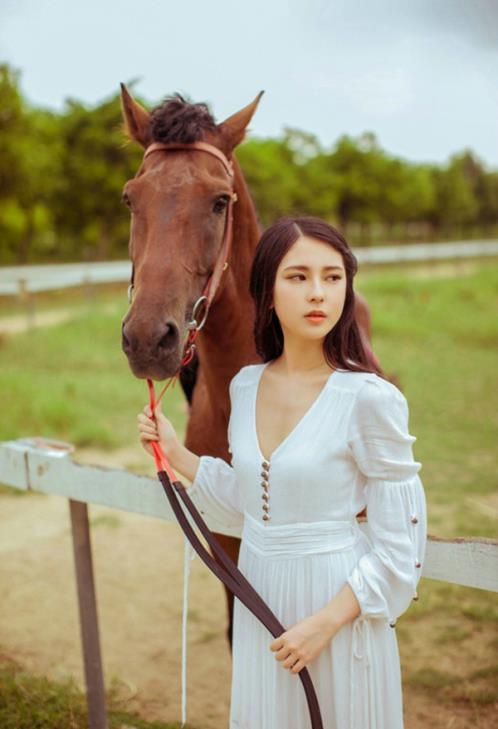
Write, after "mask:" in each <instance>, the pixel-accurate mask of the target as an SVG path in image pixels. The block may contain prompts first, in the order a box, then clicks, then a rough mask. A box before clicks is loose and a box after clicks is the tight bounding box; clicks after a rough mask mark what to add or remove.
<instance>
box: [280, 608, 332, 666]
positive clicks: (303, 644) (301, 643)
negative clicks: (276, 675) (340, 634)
mask: <svg viewBox="0 0 498 729" xmlns="http://www.w3.org/2000/svg"><path fill="white" fill-rule="evenodd" d="M336 632H337V630H333V629H332V627H331V626H330V625H328V624H327V623H325V622H324V619H323V617H322V616H321V615H311V616H310V617H308V618H304V620H300V621H299V622H298V623H296V624H295V625H293V626H292V628H289V630H286V631H285V633H282V635H279V637H278V638H275V640H274V641H273V643H270V650H272V651H274V652H275V658H276V659H277V661H283V663H282V668H288V669H289V670H290V672H291V673H299V671H301V669H303V668H304V667H305V666H307V665H308V663H311V661H313V660H314V659H315V658H316V657H317V656H318V655H320V653H321V652H322V651H323V649H324V648H326V647H327V646H328V644H329V643H330V641H331V640H332V638H333V637H334V635H335V633H336Z"/></svg>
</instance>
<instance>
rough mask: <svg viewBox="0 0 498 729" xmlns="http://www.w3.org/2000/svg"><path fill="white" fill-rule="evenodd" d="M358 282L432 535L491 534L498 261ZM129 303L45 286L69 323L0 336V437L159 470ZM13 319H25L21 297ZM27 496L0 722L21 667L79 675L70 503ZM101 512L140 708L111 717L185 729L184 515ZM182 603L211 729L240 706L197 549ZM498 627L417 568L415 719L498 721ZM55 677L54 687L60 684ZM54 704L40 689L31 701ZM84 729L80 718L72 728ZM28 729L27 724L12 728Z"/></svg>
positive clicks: (14, 498)
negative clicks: (404, 425) (146, 438)
mask: <svg viewBox="0 0 498 729" xmlns="http://www.w3.org/2000/svg"><path fill="white" fill-rule="evenodd" d="M356 288H357V289H358V290H359V291H361V293H363V294H365V295H366V297H367V299H368V301H369V304H370V306H371V309H372V313H373V327H374V337H373V345H374V349H375V351H376V353H377V355H378V356H379V357H380V360H381V362H382V363H383V366H384V368H385V370H386V372H387V373H394V374H396V375H397V377H398V378H399V381H400V386H401V388H402V389H403V391H404V393H405V395H406V397H407V398H408V402H409V405H410V432H411V433H412V434H414V435H415V436H416V437H417V441H416V442H415V444H414V452H415V457H416V459H417V460H419V461H421V462H422V470H421V472H420V475H421V478H422V481H423V483H424V486H425V489H426V494H427V501H428V516H429V533H430V534H432V535H438V536H441V537H454V536H481V537H490V538H496V537H497V514H498V491H497V484H496V473H497V468H496V442H497V432H498V388H497V375H496V373H497V371H498V368H497V354H496V353H497V345H498V321H497V317H496V311H497V304H498V267H497V266H496V261H495V260H492V259H489V260H486V261H465V262H455V263H451V262H447V263H432V264H426V265H412V266H389V267H387V266H386V267H382V268H380V267H371V268H369V267H366V266H365V267H363V269H362V270H361V272H360V274H359V275H358V277H357V279H356ZM126 306H127V301H126V287H125V286H119V287H118V286H113V287H107V288H105V289H102V290H97V291H96V292H95V295H94V297H93V298H92V299H91V300H87V301H86V303H84V305H82V303H81V295H79V296H78V292H77V291H73V292H64V293H62V292H56V293H54V294H47V295H44V296H42V297H40V303H39V305H38V304H37V311H38V310H39V311H40V312H42V311H43V310H45V309H46V310H54V309H62V310H66V311H67V312H69V314H70V319H69V320H68V321H66V322H64V323H61V324H57V325H54V326H47V327H39V328H36V329H34V330H32V331H31V332H28V333H18V334H10V335H3V336H2V335H0V337H1V338H0V352H1V366H0V387H1V391H2V402H3V406H4V407H3V412H4V417H3V418H2V420H1V422H0V440H8V439H12V438H18V437H23V436H28V435H45V436H52V437H54V438H58V439H62V440H67V441H69V442H71V443H73V444H74V445H75V446H76V453H75V456H74V458H75V460H79V461H80V462H90V463H94V464H99V463H100V464H103V465H109V466H111V465H112V466H116V467H122V468H128V469H131V470H133V471H136V472H141V473H147V474H148V475H153V474H154V466H153V461H152V459H151V458H150V457H149V456H148V455H147V454H146V453H145V452H144V451H143V449H142V448H141V447H140V445H139V443H138V438H137V434H136V413H137V412H139V410H141V409H142V408H143V406H144V404H145V403H146V402H147V388H146V385H145V381H143V382H142V381H137V380H135V379H134V378H133V377H132V376H131V374H130V372H129V370H128V366H127V363H126V359H125V357H124V355H123V354H122V352H121V350H120V323H121V318H122V316H123V315H124V313H125V311H126ZM2 313H3V315H4V316H5V315H9V316H11V315H13V314H15V313H18V311H17V305H16V304H12V303H11V304H8V305H6V307H5V309H4V311H3V312H2V310H1V309H0V314H2ZM0 331H1V319H0ZM163 410H164V412H165V413H166V414H167V415H168V417H170V418H171V420H172V421H173V423H174V425H175V426H176V427H177V429H178V431H179V433H180V435H181V434H182V433H183V431H184V425H185V419H186V409H185V404H184V401H183V397H182V393H181V390H180V387H179V385H178V386H177V388H176V389H175V390H173V391H170V390H168V393H167V395H166V396H165V398H164V400H163ZM206 426H207V427H208V426H209V424H206ZM18 494H20V492H15V491H14V490H12V489H9V488H7V487H3V488H2V489H1V493H0V508H1V511H2V530H1V533H0V550H1V551H2V569H1V573H0V590H1V592H2V595H3V596H4V598H3V608H2V617H1V621H2V622H1V624H0V656H2V667H3V670H2V672H0V681H1V684H0V719H2V721H3V719H4V717H3V716H2V710H5V711H7V709H5V707H7V706H8V697H9V696H12V690H14V689H12V684H13V683H14V684H15V685H16V686H17V687H18V686H19V682H17V683H16V682H15V681H14V682H13V679H12V676H13V674H14V673H15V669H14V668H13V667H12V664H11V661H19V663H20V665H22V667H23V668H24V670H26V671H27V672H28V675H29V674H33V678H32V680H33V682H34V681H35V680H36V679H35V675H36V674H43V675H45V676H46V677H47V678H50V679H52V680H53V681H55V682H61V686H62V682H63V681H64V680H66V679H67V678H68V677H71V676H74V677H75V678H76V679H77V681H78V682H79V683H80V685H82V670H81V657H80V653H79V651H80V644H79V634H78V622H77V607H76V596H75V584H74V577H73V569H72V567H73V566H72V553H71V542H70V532H69V522H68V514H67V504H66V502H65V501H64V500H63V499H60V498H59V497H57V496H53V495H41V494H34V493H33V494H26V495H24V494H22V495H18ZM91 516H92V526H93V531H92V538H93V546H94V563H95V571H96V579H97V598H98V601H99V611H100V627H101V634H102V646H103V656H104V666H105V672H106V680H107V685H108V687H111V685H112V686H113V689H112V690H113V692H114V693H113V696H114V697H115V701H117V702H118V704H119V706H120V708H121V709H123V711H124V709H126V712H129V713H127V714H126V718H125V716H124V714H122V715H120V714H119V712H117V714H116V718H115V723H113V726H116V727H121V726H125V725H126V726H136V727H137V728H138V727H143V729H149V727H150V729H152V726H154V727H157V729H159V728H161V729H163V727H164V728H166V727H169V726H170V727H173V726H176V724H174V723H171V724H167V723H165V722H173V720H174V719H177V718H178V717H179V716H180V616H181V594H182V567H183V552H182V545H183V539H182V537H181V536H180V534H179V530H178V529H177V527H176V526H175V525H165V524H164V523H161V522H160V521H159V520H153V519H148V518H143V517H138V516H136V515H133V514H126V513H122V512H120V513H117V512H112V511H111V510H110V509H106V508H104V507H92V508H91ZM189 606H190V611H189V649H188V678H189V683H188V719H189V726H191V727H192V728H195V729H215V727H216V729H218V727H220V726H222V725H223V722H224V721H226V716H227V707H228V700H229V676H230V657H229V653H228V646H227V644H226V641H225V635H224V630H225V617H224V614H225V604H224V595H223V592H222V587H221V585H220V584H219V583H218V582H217V581H216V578H214V576H213V575H211V573H208V571H207V569H206V568H205V567H204V565H202V564H201V563H200V561H199V560H198V559H197V560H194V562H193V563H192V578H191V589H190V601H189ZM497 625H498V608H497V605H496V596H495V595H493V594H491V593H487V592H484V591H481V590H475V589H468V588H462V587H457V586H452V585H449V584H446V583H441V582H436V581H431V580H428V579H424V578H422V580H421V582H420V587H419V600H418V601H417V602H414V603H413V604H412V606H411V608H410V610H409V611H408V612H407V613H406V614H405V615H404V616H402V617H401V618H400V619H399V620H398V623H397V627H396V630H397V635H398V641H399V646H400V653H401V662H402V669H403V680H404V700H405V722H406V729H421V728H422V727H424V729H425V727H428V728H431V727H434V729H435V728H436V727H451V729H461V728H464V727H473V728H476V729H480V728H484V727H491V726H492V725H493V717H494V719H496V712H497V709H498V691H497V684H498V664H497V662H496V651H497V649H498V637H497V635H498V634H497V630H496V628H497ZM28 685H29V684H28ZM46 685H47V689H46V692H45V693H46V694H47V696H48V695H49V694H50V695H51V692H54V691H56V689H55V688H54V687H53V686H52V685H51V686H50V687H49V685H48V683H47V684H46ZM54 685H56V684H54ZM9 687H10V688H9ZM37 687H38V684H37ZM37 690H39V688H37ZM28 693H29V691H28ZM2 696H4V697H7V698H4V699H2V698H1V697H2ZM65 696H66V693H65V692H64V691H63V689H62V688H61V689H60V697H65ZM43 700H44V699H43V692H41V693H40V695H39V699H38V701H37V705H38V704H40V703H43ZM62 700H63V698H61V701H62ZM64 700H65V699H64ZM2 702H5V703H4V704H2ZM13 703H16V702H13ZM17 703H18V702H17ZM55 703H57V702H55ZM47 706H48V705H47ZM9 711H10V710H9ZM54 711H55V709H54ZM46 715H47V723H46V724H43V723H37V724H36V726H40V727H45V726H47V727H48V726H50V727H54V728H56V727H58V726H59V724H57V723H56V722H55V719H54V718H53V717H52V719H53V720H52V723H50V721H51V718H50V716H51V715H50V710H49V709H48V708H47V712H46ZM132 715H134V716H135V718H133V717H132ZM137 716H140V717H141V722H142V723H140V720H138V719H137V718H136V717H137ZM78 717H79V718H78ZM6 719H7V720H8V716H7V717H6ZM82 722H83V719H82V718H81V717H80V714H79V713H78V712H75V719H74V722H73V723H72V724H71V726H74V727H78V728H79V727H80V726H81V727H83V726H84V723H82ZM113 722H114V719H113ZM133 722H135V723H133ZM148 722H157V725H156V724H154V725H152V724H149V723H148ZM0 723H2V722H1V721H0ZM31 725H32V724H29V718H28V720H27V723H26V724H21V723H19V724H14V723H12V724H11V726H12V727H14V726H16V727H17V726H19V727H22V729H24V726H26V727H28V726H31ZM2 726H3V723H2ZM6 726H10V725H9V724H6ZM60 726H61V727H62V726H64V724H62V723H61V724H60ZM178 726H179V724H178Z"/></svg>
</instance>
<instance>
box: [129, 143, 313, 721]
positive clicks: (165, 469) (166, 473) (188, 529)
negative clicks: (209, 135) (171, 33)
mask: <svg viewBox="0 0 498 729" xmlns="http://www.w3.org/2000/svg"><path fill="white" fill-rule="evenodd" d="M172 149H173V150H176V149H188V150H198V151H203V152H207V153H208V154H211V155H213V156H214V157H216V158H217V159H218V160H220V162H221V163H222V164H223V167H224V168H225V171H226V173H227V175H228V176H229V178H230V188H231V195H230V199H229V201H228V205H227V213H226V218H225V229H224V233H223V241H222V244H221V249H220V252H219V254H218V257H217V259H216V262H215V265H214V268H213V272H212V274H211V275H210V277H209V278H208V280H207V283H206V285H205V287H204V289H203V292H202V294H201V296H200V297H199V298H198V299H197V301H196V302H195V304H194V306H193V309H192V319H191V321H190V322H189V324H188V330H189V333H188V336H187V340H186V342H185V346H184V350H183V354H182V360H181V364H180V367H179V369H178V372H176V373H175V375H174V376H173V377H172V378H171V379H170V380H169V381H168V383H167V384H166V385H165V387H164V388H163V390H162V392H161V394H160V395H159V397H158V398H157V399H156V396H155V392H154V383H153V382H152V380H150V379H147V385H148V388H149V405H150V408H151V412H152V414H154V410H155V407H156V405H157V404H158V402H159V401H160V399H161V398H162V396H163V395H164V393H165V392H166V389H167V388H168V386H169V385H170V383H171V382H172V381H174V380H175V378H176V377H177V376H178V374H179V371H180V370H181V368H182V367H183V366H184V365H186V364H188V363H189V362H190V360H191V359H192V357H193V356H194V351H195V344H194V340H195V338H196V337H197V335H198V333H199V332H200V330H201V329H202V327H203V326H204V324H205V323H206V319H207V316H208V312H209V308H210V306H211V303H212V301H213V298H214V296H215V294H216V290H217V288H218V286H219V283H220V280H221V276H222V274H223V271H225V270H226V269H227V267H228V257H229V255H230V250H231V245H232V224H233V204H234V203H235V202H236V201H237V193H236V192H235V191H234V189H233V184H234V172H233V164H232V162H231V161H230V160H228V159H227V158H226V157H225V155H224V154H223V152H221V151H220V150H219V149H217V147H214V146H213V145H212V144H208V143H207V142H200V141H199V142H191V143H185V144H181V143H176V142H171V143H162V142H154V143H153V144H151V145H150V146H149V147H147V149H146V150H145V153H144V159H145V158H146V157H148V156H149V155H150V154H153V153H155V152H163V151H169V150H172ZM133 278H134V270H133V268H132V276H131V283H130V286H129V287H128V300H129V302H130V303H131V301H132V292H133V286H134V281H133ZM203 305H204V313H203V315H202V318H201V320H200V321H197V316H198V315H199V311H198V310H201V311H202V306H203ZM153 417H154V415H153ZM150 443H151V446H152V450H153V453H154V460H155V463H156V468H157V476H158V478H159V480H160V482H161V484H162V485H163V488H164V491H165V493H166V496H167V498H168V501H169V503H170V506H171V509H172V511H173V512H174V514H175V516H176V518H177V520H178V523H179V524H180V526H181V528H182V529H183V532H184V534H185V536H186V537H187V539H188V541H189V542H190V544H191V545H192V547H193V548H194V549H195V551H196V552H197V554H198V555H199V556H200V558H201V559H202V561H203V562H204V563H205V564H206V565H207V566H208V567H209V569H210V570H211V572H213V573H214V574H215V575H216V576H217V577H218V578H219V579H220V580H221V581H222V582H223V584H224V585H226V586H227V587H228V589H229V590H230V591H231V592H232V593H233V595H234V596H236V597H237V598H238V599H239V600H240V601H241V602H242V603H243V604H244V605H245V606H246V607H247V608H248V609H249V610H250V611H251V612H252V613H253V615H255V616H256V618H258V620H260V622H261V623H262V624H263V625H264V626H265V627H266V628H267V630H268V631H269V632H270V633H271V635H273V637H274V638H277V637H279V636H280V635H282V633H284V632H285V630H286V629H285V627H284V626H283V625H282V624H281V623H280V621H279V620H278V618H277V616H276V615H275V614H274V613H273V612H272V611H271V610H270V608H269V607H268V605H267V604H266V603H265V601H264V600H263V598H262V597H261V595H259V593H258V592H257V591H256V590H255V589H254V587H253V586H252V585H251V583H250V582H249V581H248V580H247V579H246V577H245V576H244V575H243V573H242V572H241V571H240V570H239V568H238V567H237V565H236V564H235V562H234V561H233V560H232V559H231V558H230V557H229V556H228V554H227V553H226V552H225V550H224V549H223V548H222V547H221V545H220V543H219V542H218V540H217V539H216V538H215V537H214V536H213V534H212V532H211V531H210V530H209V529H208V527H207V525H206V524H205V522H204V520H203V519H202V517H201V516H200V514H199V512H198V511H197V509H196V507H195V506H194V504H193V502H192V500H191V499H190V496H189V495H188V494H187V489H186V488H185V486H184V485H183V484H182V482H181V481H179V480H178V479H177V477H176V474H175V472H174V471H173V469H172V468H171V465H170V464H169V462H168V459H167V458H166V455H165V454H164V452H163V450H162V448H161V446H160V444H159V442H158V441H150ZM175 493H176V494H177V495H178V496H176V495H175ZM179 499H181V501H182V502H183V504H184V505H185V507H186V509H187V511H188V512H189V513H190V515H191V516H192V519H193V520H194V522H195V524H196V525H197V527H198V528H199V530H200V532H201V533H202V535H203V536H204V537H205V539H206V541H207V543H208V544H209V546H210V547H211V551H212V553H213V554H215V555H216V556H217V557H218V560H219V562H220V563H218V562H217V561H216V560H215V559H214V558H213V557H212V555H211V554H210V553H209V552H208V550H207V549H206V548H205V547H204V545H203V544H202V542H201V541H200V539H199V538H198V536H197V534H196V532H195V531H194V529H193V528H192V525H191V523H190V521H189V519H188V518H187V516H186V514H185V511H184V510H183V508H182V506H181V505H180V501H179ZM299 678H300V680H301V682H302V684H303V688H304V691H305V694H306V700H307V703H308V709H309V712H310V717H311V726H312V729H323V722H322V718H321V713H320V707H319V704H318V699H317V696H316V693H315V689H314V687H313V683H312V681H311V676H310V674H309V671H308V669H307V668H306V667H304V668H302V669H301V671H299ZM182 726H183V725H182Z"/></svg>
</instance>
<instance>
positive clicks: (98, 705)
mask: <svg viewBox="0 0 498 729" xmlns="http://www.w3.org/2000/svg"><path fill="white" fill-rule="evenodd" d="M0 482H2V483H4V484H7V485H9V486H12V487H14V488H17V489H22V490H24V491H39V492H44V493H53V494H59V495H60V496H63V497H65V498H67V499H68V502H69V512H70V519H71V529H72V539H73V551H74V561H75V574H76V586H77V594H78V606H79V618H80V632H81V645H82V654H83V662H84V670H85V683H86V695H87V703H88V724H89V729H107V727H108V724H107V714H106V704H105V685H104V673H103V668H102V656H101V649H100V638H99V627H98V614H97V600H96V595H95V584H94V577H93V563H92V550H91V539H90V528H89V520H88V504H101V505H103V506H109V507H112V508H114V509H121V510H123V511H130V512H134V513H137V514H144V515H146V516H154V517H157V518H158V519H165V520H166V521H170V522H175V523H176V518H175V516H174V514H173V512H172V511H171V508H170V505H169V502H168V500H167V499H166V496H165V494H164V491H163V488H162V486H161V484H160V483H159V481H158V480H157V479H155V478H149V477H147V476H137V475H135V474H132V473H130V472H129V471H126V470H120V469H116V468H106V467H103V466H89V465H81V464H78V463H75V462H74V461H73V460H72V459H71V458H70V457H69V453H68V450H65V449H61V448H58V447H56V444H55V443H52V445H51V447H50V442H49V441H46V442H43V439H40V440H39V442H38V443H35V442H34V441H33V439H23V438H21V439H19V440H13V441H3V442H0ZM192 501H193V502H194V504H196V506H197V507H198V508H199V511H200V512H201V513H203V512H202V509H201V508H200V506H199V504H198V503H196V498H195V495H194V494H193V495H192ZM185 513H186V514H187V518H189V520H190V523H191V524H192V526H193V527H194V526H195V525H194V523H193V521H192V519H191V517H190V515H189V514H188V512H185ZM204 518H205V520H206V523H207V525H208V526H209V528H210V529H211V530H213V531H215V532H218V533H222V534H229V535H232V536H237V537H240V534H241V529H240V528H238V527H237V528H235V527H234V528H227V527H224V526H223V525H221V524H219V523H217V522H216V521H215V520H214V519H212V518H211V517H210V516H208V515H207V514H204ZM360 528H361V529H362V530H366V528H367V521H366V520H360ZM422 576H423V577H428V578H429V579H433V580H443V581H446V582H452V583H455V584H458V585H464V586H467V587H477V588H480V589H482V590H491V591H493V592H498V540H493V539H482V538H476V537H463V538H456V539H441V538H439V537H435V536H431V535H429V537H428V541H427V551H426V556H425V562H424V568H423V575H422Z"/></svg>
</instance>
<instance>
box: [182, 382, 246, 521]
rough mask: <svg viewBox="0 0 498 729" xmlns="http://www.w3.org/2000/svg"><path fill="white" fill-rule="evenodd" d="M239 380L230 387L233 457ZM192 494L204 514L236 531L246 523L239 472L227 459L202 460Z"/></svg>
mask: <svg viewBox="0 0 498 729" xmlns="http://www.w3.org/2000/svg"><path fill="white" fill-rule="evenodd" d="M236 377H237V375H235V377H233V378H232V380H231V381H230V385H229V392H230V417H229V420H228V450H229V452H230V453H232V437H231V435H232V433H231V424H232V411H233V403H234V398H235V388H236V384H235V379H236ZM188 494H189V496H194V498H195V503H196V505H197V506H198V507H199V509H200V510H201V512H203V513H206V514H208V515H210V516H212V517H213V518H214V519H216V521H218V522H219V523H220V524H223V525H225V526H228V527H232V526H241V525H242V524H243V523H244V511H243V508H242V506H241V498H240V492H239V488H238V485H237V479H236V475H235V470H234V469H233V468H232V466H230V465H229V464H228V463H227V462H226V461H224V460H223V458H218V457H216V456H200V461H199V465H198V467H197V471H196V474H195V477H194V480H193V481H192V483H191V485H190V486H189V489H188Z"/></svg>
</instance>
